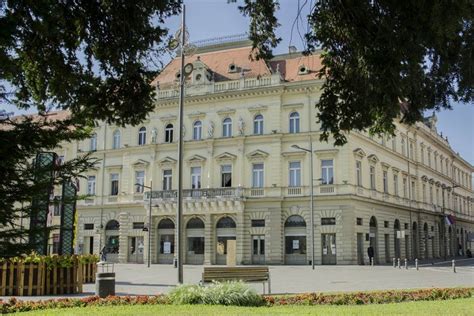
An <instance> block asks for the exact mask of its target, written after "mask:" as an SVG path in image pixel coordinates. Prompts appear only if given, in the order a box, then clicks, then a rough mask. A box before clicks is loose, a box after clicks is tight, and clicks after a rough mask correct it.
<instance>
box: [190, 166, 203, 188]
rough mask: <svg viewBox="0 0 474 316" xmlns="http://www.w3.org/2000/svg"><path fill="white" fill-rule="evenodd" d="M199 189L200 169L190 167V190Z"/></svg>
mask: <svg viewBox="0 0 474 316" xmlns="http://www.w3.org/2000/svg"><path fill="white" fill-rule="evenodd" d="M200 188H201V167H191V189H194V190H196V189H200Z"/></svg>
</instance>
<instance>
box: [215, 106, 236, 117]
mask: <svg viewBox="0 0 474 316" xmlns="http://www.w3.org/2000/svg"><path fill="white" fill-rule="evenodd" d="M234 113H235V109H231V108H229V107H226V108H223V109H222V110H218V111H217V114H218V115H220V116H226V115H230V114H234Z"/></svg>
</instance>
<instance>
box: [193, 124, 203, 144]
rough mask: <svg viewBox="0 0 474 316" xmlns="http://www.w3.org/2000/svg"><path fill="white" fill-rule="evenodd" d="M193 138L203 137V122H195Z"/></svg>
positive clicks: (199, 138)
mask: <svg viewBox="0 0 474 316" xmlns="http://www.w3.org/2000/svg"><path fill="white" fill-rule="evenodd" d="M193 139H194V140H201V139H202V123H201V121H196V122H194V124H193Z"/></svg>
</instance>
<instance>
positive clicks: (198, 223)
mask: <svg viewBox="0 0 474 316" xmlns="http://www.w3.org/2000/svg"><path fill="white" fill-rule="evenodd" d="M186 228H188V229H196V228H198V229H199V228H204V222H203V221H202V220H201V219H200V218H197V217H195V218H191V219H190V220H189V222H188V223H187V224H186Z"/></svg>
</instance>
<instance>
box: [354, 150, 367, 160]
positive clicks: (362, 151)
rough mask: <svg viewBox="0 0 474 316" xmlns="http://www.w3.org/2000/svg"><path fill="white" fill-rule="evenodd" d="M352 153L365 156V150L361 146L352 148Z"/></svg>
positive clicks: (361, 156)
mask: <svg viewBox="0 0 474 316" xmlns="http://www.w3.org/2000/svg"><path fill="white" fill-rule="evenodd" d="M353 153H354V155H356V156H359V157H360V158H364V157H365V156H366V153H365V151H364V150H363V149H362V148H356V149H354V150H353Z"/></svg>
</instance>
